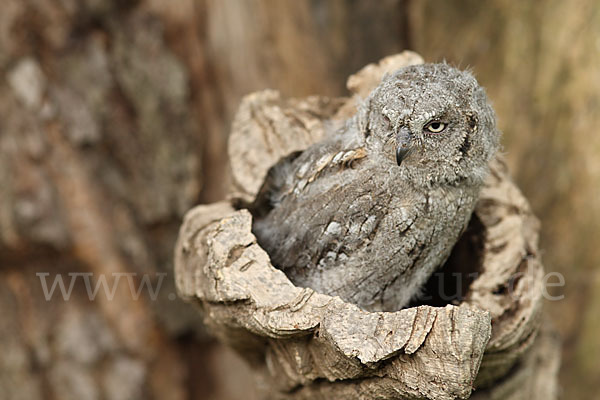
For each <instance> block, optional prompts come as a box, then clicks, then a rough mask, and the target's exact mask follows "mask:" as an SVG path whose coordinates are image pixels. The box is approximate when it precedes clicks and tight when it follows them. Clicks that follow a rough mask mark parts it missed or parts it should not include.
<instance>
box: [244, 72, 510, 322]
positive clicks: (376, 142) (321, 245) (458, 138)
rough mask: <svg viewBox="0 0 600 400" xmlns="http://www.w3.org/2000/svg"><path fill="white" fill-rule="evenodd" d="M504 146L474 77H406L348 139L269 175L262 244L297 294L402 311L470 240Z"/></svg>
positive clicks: (374, 95)
mask: <svg viewBox="0 0 600 400" xmlns="http://www.w3.org/2000/svg"><path fill="white" fill-rule="evenodd" d="M499 136H500V134H499V131H498V130H497V128H496V121H495V115H494V111H493V109H492V107H491V106H490V104H489V103H488V101H487V97H486V94H485V91H484V89H483V88H482V87H481V86H479V84H478V83H477V81H476V80H475V78H474V77H473V76H472V75H471V74H470V73H469V72H465V71H459V70H457V69H455V68H452V67H450V66H449V65H447V64H423V65H416V66H409V67H406V68H402V69H400V70H398V71H396V72H395V73H393V74H390V75H386V76H385V77H384V78H383V80H382V82H381V83H380V84H379V86H377V87H376V88H375V89H374V90H373V91H372V92H371V94H370V95H369V96H368V98H367V99H366V100H364V101H363V103H362V104H361V105H360V106H359V109H358V111H357V113H356V114H355V115H354V116H353V117H352V118H350V119H349V120H348V121H346V123H345V124H344V127H343V128H342V129H338V130H337V131H332V132H329V133H328V134H327V135H326V136H325V138H324V139H323V140H322V141H321V142H319V143H316V144H314V145H312V146H311V147H309V148H308V149H306V150H304V151H303V152H299V153H295V154H292V155H290V156H288V157H286V158H284V159H282V160H281V161H280V162H279V163H277V164H276V165H275V166H274V167H272V168H271V170H270V171H269V174H268V176H267V178H266V180H265V183H264V184H263V187H262V188H261V191H260V192H259V195H258V197H257V200H256V201H255V203H254V205H253V206H252V208H253V213H254V216H255V222H254V224H253V232H254V233H255V235H256V237H257V240H258V243H259V244H260V245H261V246H262V247H263V248H264V249H265V250H266V251H267V252H268V253H269V255H270V257H271V261H272V263H273V264H274V265H275V266H276V267H278V268H280V269H281V270H283V271H284V272H285V273H286V275H287V276H288V277H289V278H290V280H291V281H292V282H294V284H296V285H298V286H302V287H310V288H312V289H314V290H315V291H317V292H320V293H325V294H329V295H332V296H339V297H341V298H342V299H344V300H345V301H348V302H351V303H354V304H356V305H358V306H359V307H361V308H363V309H366V310H373V311H375V310H384V311H395V310H399V309H401V308H403V307H405V306H406V305H407V304H408V303H409V301H410V300H411V298H413V297H414V296H415V295H416V294H418V293H419V290H420V288H421V287H422V286H423V284H424V283H425V281H426V280H427V279H428V278H429V277H430V276H431V275H432V274H433V272H434V271H435V270H436V268H438V267H439V266H440V265H441V264H443V263H444V261H445V260H446V259H447V258H448V256H449V255H450V252H451V250H452V247H453V246H454V244H455V243H456V241H457V240H458V237H459V235H460V234H461V232H462V231H463V230H464V229H465V227H466V225H467V223H468V221H469V218H470V216H471V213H472V212H473V209H474V207H475V203H476V201H477V198H478V194H479V190H480V188H481V186H482V184H483V181H484V179H485V177H486V174H487V173H488V162H489V161H490V160H491V158H492V157H493V156H494V154H495V152H496V150H497V148H498V142H499Z"/></svg>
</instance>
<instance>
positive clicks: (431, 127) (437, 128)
mask: <svg viewBox="0 0 600 400" xmlns="http://www.w3.org/2000/svg"><path fill="white" fill-rule="evenodd" d="M425 129H427V130H428V131H429V132H431V133H440V132H441V131H443V130H444V129H446V124H445V123H443V122H440V121H431V122H429V123H427V125H425Z"/></svg>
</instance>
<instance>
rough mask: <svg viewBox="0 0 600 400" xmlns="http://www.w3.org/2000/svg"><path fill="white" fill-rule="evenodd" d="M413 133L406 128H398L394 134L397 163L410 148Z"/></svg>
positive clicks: (399, 162)
mask: <svg viewBox="0 0 600 400" xmlns="http://www.w3.org/2000/svg"><path fill="white" fill-rule="evenodd" d="M412 141H413V135H412V133H411V131H410V130H409V129H408V128H404V127H403V128H400V131H399V132H398V133H397V134H396V145H397V147H396V162H397V163H398V165H400V164H402V161H403V160H404V159H405V158H406V157H407V156H408V154H409V153H410V150H411V149H412Z"/></svg>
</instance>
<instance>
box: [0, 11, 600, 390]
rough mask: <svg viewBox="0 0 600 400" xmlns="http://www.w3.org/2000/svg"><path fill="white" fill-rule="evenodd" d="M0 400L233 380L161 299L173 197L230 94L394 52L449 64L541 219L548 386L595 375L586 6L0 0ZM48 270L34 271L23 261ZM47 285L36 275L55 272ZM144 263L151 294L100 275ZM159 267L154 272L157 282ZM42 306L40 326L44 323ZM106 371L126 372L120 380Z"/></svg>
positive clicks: (215, 156)
mask: <svg viewBox="0 0 600 400" xmlns="http://www.w3.org/2000/svg"><path fill="white" fill-rule="evenodd" d="M0 8H1V11H0V75H1V79H0V116H1V117H0V310H1V311H3V313H4V314H3V318H2V322H1V323H0V351H1V352H2V354H3V357H2V360H3V361H2V362H0V398H2V399H4V398H7V399H12V398H24V399H52V398H61V399H62V398H67V399H68V398H84V399H86V398H90V399H95V398H102V397H104V398H107V399H113V398H114V399H118V398H124V397H125V398H173V399H177V398H201V399H205V398H210V399H237V398H241V397H242V396H243V397H244V398H248V397H249V396H250V397H251V394H250V393H249V392H248V391H247V390H245V389H244V385H243V384H237V382H240V381H243V379H244V377H245V375H244V372H239V371H244V370H243V368H245V367H244V365H243V364H239V361H238V360H237V359H236V358H235V357H234V356H232V355H231V353H230V352H228V351H227V350H226V349H223V348H222V347H220V346H219V345H216V344H214V343H213V342H211V341H210V339H209V338H208V337H207V336H206V335H205V334H204V333H203V328H202V327H201V324H200V323H199V321H198V316H197V315H196V313H195V312H194V311H193V310H191V308H189V307H187V306H186V305H185V304H183V303H181V302H180V301H179V300H171V299H172V298H174V297H171V296H170V295H174V293H175V289H174V283H173V278H172V274H171V271H172V261H171V260H172V249H173V246H174V243H175V237H176V234H177V228H178V226H179V225H180V223H181V221H182V216H183V212H184V211H185V210H187V209H188V208H190V207H191V206H192V205H195V204H197V203H208V202H213V201H217V200H220V199H222V198H223V196H224V194H225V188H226V187H227V181H228V173H227V171H226V154H227V153H226V141H227V135H228V133H229V130H230V125H231V121H232V118H233V114H234V112H235V110H236V109H237V107H238V105H239V102H240V100H241V97H242V96H243V95H245V94H247V93H249V92H252V91H255V90H259V89H264V88H275V89H278V90H280V91H281V92H282V94H283V96H285V97H288V96H297V97H300V96H306V95H309V94H320V95H326V96H330V97H335V96H340V95H346V94H347V92H346V91H345V89H344V82H345V78H346V76H347V75H348V74H350V73H353V72H354V71H356V70H358V69H359V68H360V67H362V66H363V65H365V64H367V63H369V62H374V61H377V60H378V59H380V58H382V57H383V56H385V55H389V54H393V53H397V52H398V51H400V50H402V49H405V48H413V49H415V50H417V51H418V52H419V53H421V54H422V55H423V56H424V57H425V59H426V60H427V61H436V60H442V59H447V60H449V61H450V62H452V63H454V64H456V65H459V66H463V67H466V66H470V67H472V68H473V70H474V72H475V74H476V75H477V77H478V79H479V80H480V82H482V84H483V85H484V86H485V87H486V88H487V89H488V92H489V97H490V98H491V99H492V100H493V101H494V105H495V108H496V110H497V112H498V116H499V123H500V126H501V128H502V130H503V131H504V138H505V139H504V143H505V150H506V152H507V161H508V164H509V167H510V169H511V171H512V173H513V175H514V176H515V178H516V181H517V183H518V184H519V186H520V187H522V188H523V190H524V192H525V195H526V197H527V198H529V199H530V200H531V204H532V208H533V211H534V212H535V213H536V215H538V216H539V217H541V219H542V223H543V229H542V231H541V240H542V242H541V243H542V245H541V247H542V249H543V250H544V251H545V252H546V253H545V265H546V267H547V268H548V269H549V270H550V271H559V272H561V273H563V274H564V275H565V276H566V281H567V286H566V288H565V290H564V291H561V292H558V293H556V294H565V295H566V297H565V300H563V301H560V302H554V303H552V305H551V307H548V308H549V310H550V312H551V314H552V315H553V316H554V317H555V319H558V320H560V321H561V323H560V324H559V328H560V330H561V333H562V334H563V335H564V336H565V338H566V341H565V342H566V343H567V345H566V351H565V353H564V356H565V363H564V368H563V372H562V377H563V382H564V383H565V397H567V398H582V397H586V396H589V393H595V392H596V391H597V390H598V389H599V387H598V382H600V379H599V378H598V372H597V371H599V370H600V368H599V367H598V362H599V361H598V357H596V356H595V355H596V354H598V351H599V350H598V349H599V346H600V341H599V340H598V339H597V334H596V333H597V331H598V326H597V319H596V317H595V316H596V315H598V313H599V312H600V311H599V309H600V295H599V293H600V290H597V289H599V288H598V285H599V284H598V282H600V281H599V280H598V279H595V278H597V265H596V264H597V260H598V259H600V253H599V251H600V248H599V247H598V246H597V245H596V239H595V238H597V237H598V234H599V233H600V232H598V229H600V228H599V227H600V224H599V223H598V221H599V220H600V209H599V204H600V203H599V202H598V201H597V199H598V198H599V197H600V193H599V192H598V190H600V189H599V188H600V185H598V184H597V182H598V181H600V176H599V174H600V172H599V171H600V168H598V161H597V159H598V157H597V155H598V154H599V152H600V144H599V142H598V140H599V139H598V136H597V135H595V134H593V133H594V132H595V129H596V126H597V125H598V124H597V119H598V118H600V117H599V116H598V113H597V112H596V108H597V104H598V103H599V101H598V100H599V99H598V96H599V93H600V80H599V78H598V74H597V65H598V64H599V63H600V60H599V59H598V58H599V57H600V53H599V52H598V51H597V47H598V43H597V40H596V38H597V37H598V34H599V32H598V30H599V29H600V28H599V27H600V22H599V20H598V18H599V16H600V6H598V4H596V2H593V1H592V0H582V1H579V2H576V4H571V3H570V2H569V3H567V2H559V1H556V0H544V1H541V2H536V3H535V4H528V3H525V2H507V1H502V0H494V1H491V2H485V3H483V2H479V1H475V0H461V1H457V2H452V3H448V4H446V3H444V2H440V1H432V0H425V1H401V0H382V1H379V2H377V7H373V5H372V4H371V2H368V1H350V0H332V1H328V2H314V1H310V2H309V1H293V2H292V1H289V2H278V1H272V0H271V1H269V0H248V1H239V0H225V1H218V0H178V1H160V0H127V1H115V0H106V1H99V0H82V1H71V0H3V1H2V6H1V7H0ZM39 273H41V274H44V273H48V274H49V275H47V276H46V275H36V274H39ZM69 273H85V274H88V273H92V276H91V277H90V276H89V275H71V276H75V278H76V279H75V280H74V289H73V293H72V295H71V297H70V300H69V301H64V300H63V298H62V296H61V295H59V291H58V289H57V291H56V292H55V293H54V295H53V296H51V300H49V301H46V297H45V296H44V291H43V287H42V280H43V279H44V277H45V279H46V281H47V283H48V287H49V288H50V287H51V284H52V283H53V281H54V278H55V276H56V275H57V274H62V276H63V278H64V279H65V285H66V286H67V289H68V286H69V283H70V279H71V276H69V275H68V274H69ZM123 273H136V274H137V275H136V276H133V275H131V278H132V279H133V281H132V282H133V283H134V284H135V285H137V284H139V283H140V282H141V279H142V278H143V277H144V276H145V275H144V274H149V275H148V276H149V277H151V278H152V281H151V283H152V284H153V285H154V287H156V285H157V284H158V283H159V282H162V286H161V289H160V290H159V291H158V297H157V300H156V301H153V300H152V298H151V297H150V293H148V291H147V290H142V296H141V299H140V300H139V301H135V300H133V297H132V294H131V291H130V289H129V285H128V281H127V276H123V275H122V278H121V279H122V281H121V285H119V287H118V289H117V290H116V293H115V296H114V298H113V300H109V299H108V298H107V297H106V296H104V294H103V290H100V294H98V296H97V298H96V299H95V300H94V301H90V300H89V299H88V294H87V291H86V286H85V276H88V279H90V284H91V286H92V287H93V286H94V285H95V283H96V282H97V281H98V280H99V279H102V278H101V277H102V276H105V277H106V278H107V279H108V281H107V282H108V283H109V287H110V285H111V284H112V278H113V277H117V276H119V274H123ZM161 273H167V274H168V275H167V276H166V277H164V278H163V279H162V280H161V276H162V275H158V274H161ZM55 321H56V322H55ZM124 377H126V378H124Z"/></svg>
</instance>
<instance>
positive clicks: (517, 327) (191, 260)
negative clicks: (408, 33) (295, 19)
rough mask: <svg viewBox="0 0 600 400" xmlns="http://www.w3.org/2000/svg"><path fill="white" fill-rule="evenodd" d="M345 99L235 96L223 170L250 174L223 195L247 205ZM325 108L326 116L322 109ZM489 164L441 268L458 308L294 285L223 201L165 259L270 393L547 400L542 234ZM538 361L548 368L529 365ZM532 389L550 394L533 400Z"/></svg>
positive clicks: (191, 224) (500, 169)
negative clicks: (462, 281) (382, 308)
mask: <svg viewBox="0 0 600 400" xmlns="http://www.w3.org/2000/svg"><path fill="white" fill-rule="evenodd" d="M414 62H419V58H418V56H416V55H414V54H411V53H408V54H406V55H398V56H394V57H390V58H387V59H385V60H384V61H383V62H382V63H381V64H379V65H370V66H369V67H367V68H365V69H363V70H362V71H360V72H359V73H358V74H356V75H354V76H353V77H351V78H350V80H349V82H351V85H349V86H350V87H351V88H352V89H353V90H355V91H356V92H362V90H361V89H363V88H364V90H366V91H368V85H373V84H374V83H375V84H376V83H377V81H378V79H380V78H381V76H382V75H383V73H384V72H386V70H387V71H389V70H394V69H397V68H398V67H400V66H402V65H406V64H408V63H414ZM355 102H356V97H354V98H350V99H348V100H347V101H346V103H345V104H341V103H340V102H339V100H338V101H334V102H332V101H327V100H326V99H321V100H318V99H315V98H309V99H307V100H288V101H286V100H282V99H281V97H280V96H278V94H277V93H275V92H273V91H267V92H261V93H257V94H254V95H250V96H248V97H246V98H245V100H244V101H243V102H242V105H241V107H240V112H239V113H238V115H237V118H236V121H235V123H234V130H233V132H232V134H231V138H230V140H231V142H232V146H231V148H230V154H229V155H230V158H231V160H232V163H233V164H235V163H241V165H248V166H251V167H252V168H249V169H247V170H246V171H244V172H240V173H239V174H236V173H235V172H234V182H235V184H234V185H233V187H232V189H233V191H234V193H236V194H241V195H242V196H245V197H246V199H247V200H252V198H253V197H254V196H255V195H256V193H257V191H258V189H259V186H260V181H261V180H262V179H263V178H264V177H265V174H266V172H267V170H268V168H269V167H270V166H271V164H272V163H273V162H274V160H277V159H279V158H280V157H283V156H285V155H287V154H289V152H291V151H295V150H299V149H302V148H305V147H306V146H307V145H308V144H310V143H311V141H314V140H317V139H318V138H319V137H320V135H321V134H322V132H323V126H322V125H323V124H324V123H335V122H332V121H330V120H328V118H327V117H330V118H332V119H334V120H335V119H340V118H343V117H345V116H347V115H348V114H350V113H352V112H353V111H352V110H353V108H354V106H355ZM332 103H333V104H335V105H337V107H329V108H327V107H322V106H319V105H320V104H332ZM311 110H312V112H311ZM316 110H320V113H318V112H316ZM328 112H329V113H328ZM327 114H329V115H327ZM233 143H235V145H233ZM248 148H250V149H251V150H252V151H251V152H249V151H246V150H247V149H248ZM270 163H271V164H270ZM232 167H233V165H232ZM491 168H492V173H491V175H490V177H489V179H488V180H487V182H486V186H485V188H484V189H483V190H482V192H481V195H480V199H479V201H478V205H477V208H476V211H475V213H474V215H473V217H472V223H471V224H470V226H471V229H470V230H468V231H467V232H466V233H465V235H464V236H463V238H462V239H461V242H462V243H463V245H469V244H470V243H473V242H476V241H477V240H481V242H482V243H481V245H480V246H479V248H475V249H474V250H475V251H470V252H467V253H466V254H467V257H468V258H467V259H462V260H460V259H457V257H458V255H457V256H456V257H455V258H454V259H453V258H452V257H451V260H450V261H449V262H448V264H447V265H446V267H445V268H446V269H447V270H448V271H451V270H452V269H453V268H456V267H461V268H462V271H461V272H462V273H463V274H467V273H469V272H471V273H474V276H475V278H474V280H473V281H472V282H471V283H470V286H469V288H468V290H467V291H466V295H465V297H464V299H463V301H462V302H461V303H460V305H450V304H449V305H446V306H445V307H431V306H419V307H412V308H408V309H404V310H402V311H399V312H394V313H385V312H377V313H376V312H371V313H370V312H366V311H362V310H360V309H359V308H358V307H356V306H354V305H351V304H348V303H345V302H343V301H342V300H341V299H339V298H337V297H330V296H326V295H323V294H319V293H315V292H314V291H313V290H311V289H302V288H299V287H295V286H294V285H292V284H291V282H290V281H289V280H288V279H287V277H286V276H285V275H284V274H283V273H282V272H281V271H279V270H277V269H275V268H274V267H273V266H272V265H271V264H270V261H269V257H268V255H267V254H266V252H265V251H264V250H262V249H261V248H260V246H259V245H258V244H257V243H256V238H255V237H254V235H253V234H252V233H251V224H252V216H251V214H250V213H249V212H248V211H247V210H244V209H241V210H236V209H234V208H233V207H232V205H231V204H230V203H228V202H220V203H215V204H213V205H208V206H199V207H196V208H195V209H193V210H192V211H190V212H189V213H188V214H187V216H186V219H185V222H184V225H183V226H182V228H181V231H180V236H179V241H178V245H177V249H176V261H175V268H176V283H177V287H178V290H179V292H180V294H181V295H182V296H183V297H184V298H186V299H188V300H190V301H194V302H197V303H198V304H200V306H201V308H202V310H203V313H204V316H205V323H206V324H207V325H208V326H209V327H210V328H211V329H212V331H213V332H214V333H215V334H216V335H217V336H218V337H219V338H220V339H221V340H222V341H223V342H225V343H227V344H229V345H230V346H232V347H233V348H235V349H236V350H237V351H238V352H239V353H241V354H242V355H243V356H245V357H246V358H247V359H248V360H249V361H250V362H251V363H252V364H253V365H254V368H255V370H256V371H258V373H259V374H261V375H262V379H263V381H262V383H263V386H264V388H265V395H266V396H268V397H272V398H297V399H303V398H306V399H308V398H315V397H316V398H323V399H330V398H357V399H358V398H382V399H385V398H389V399H392V398H399V397H400V398H415V399H417V398H428V399H455V398H468V397H469V396H470V394H471V391H472V389H473V388H474V387H475V388H483V389H485V388H488V389H486V390H487V394H488V395H489V396H500V394H499V393H500V392H501V393H503V394H502V396H504V397H507V396H512V397H511V398H521V397H522V398H525V397H524V396H526V395H527V396H530V397H529V398H539V399H542V398H544V399H548V398H555V397H556V389H555V387H556V373H557V367H558V361H557V360H558V353H557V351H556V349H557V346H556V343H555V342H553V341H551V340H548V339H545V336H544V335H542V338H541V339H540V340H538V341H537V342H536V338H537V333H538V328H539V326H540V322H541V318H540V316H541V304H542V279H543V268H542V265H541V263H540V258H539V252H538V247H537V240H538V231H539V224H538V221H537V219H536V218H535V217H534V216H533V215H532V214H531V211H530V208H529V205H528V203H527V201H526V200H525V199H524V198H523V196H522V195H521V194H520V192H519V190H518V189H517V188H516V187H515V186H514V184H513V183H512V181H511V180H510V178H509V177H508V175H507V172H506V168H505V167H504V164H503V163H502V162H501V161H499V160H496V161H494V162H493V163H492V165H491ZM232 170H233V171H239V169H237V168H235V167H233V168H232ZM246 181H247V184H245V182H246ZM460 247H461V245H458V246H457V251H456V252H455V253H458V252H459V251H460ZM465 267H466V269H465ZM532 347H533V349H532ZM540 355H543V356H545V357H548V359H549V360H550V363H549V365H551V366H552V367H551V368H540V365H536V361H537V360H536V357H539V356H540ZM523 371H526V372H523ZM523 374H529V375H530V378H531V379H527V380H525V381H524V378H523ZM534 378H535V379H534ZM501 379H502V383H501V384H496V382H497V381H499V380H501ZM538 381H541V382H544V385H546V389H547V391H540V392H539V393H538V392H536V389H535V385H536V382H538ZM532 393H533V394H532ZM481 395H483V394H481ZM538 396H543V397H538Z"/></svg>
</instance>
